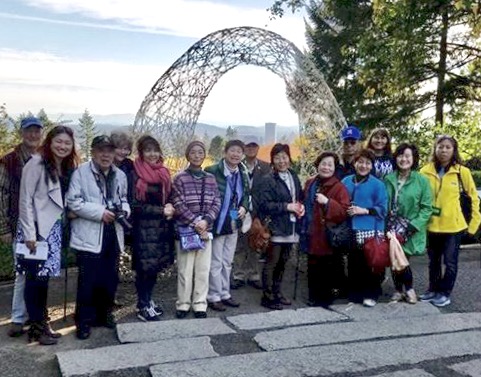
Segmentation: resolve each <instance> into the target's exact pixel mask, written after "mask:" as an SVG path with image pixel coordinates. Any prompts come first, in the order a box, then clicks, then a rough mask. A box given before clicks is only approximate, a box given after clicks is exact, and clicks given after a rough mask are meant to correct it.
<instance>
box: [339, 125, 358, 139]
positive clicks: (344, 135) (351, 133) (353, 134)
mask: <svg viewBox="0 0 481 377" xmlns="http://www.w3.org/2000/svg"><path fill="white" fill-rule="evenodd" d="M341 139H342V140H348V139H353V140H361V131H359V128H357V127H356V126H348V127H346V128H344V129H343V130H342V132H341Z"/></svg>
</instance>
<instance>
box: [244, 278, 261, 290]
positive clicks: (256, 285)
mask: <svg viewBox="0 0 481 377" xmlns="http://www.w3.org/2000/svg"><path fill="white" fill-rule="evenodd" d="M247 284H248V285H250V286H251V287H252V288H255V289H262V283H261V282H260V281H259V280H249V281H248V282H247Z"/></svg>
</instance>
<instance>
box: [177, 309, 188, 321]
mask: <svg viewBox="0 0 481 377" xmlns="http://www.w3.org/2000/svg"><path fill="white" fill-rule="evenodd" d="M187 314H189V311H188V310H177V311H176V312H175V316H176V317H177V318H178V319H184V318H185V317H187Z"/></svg>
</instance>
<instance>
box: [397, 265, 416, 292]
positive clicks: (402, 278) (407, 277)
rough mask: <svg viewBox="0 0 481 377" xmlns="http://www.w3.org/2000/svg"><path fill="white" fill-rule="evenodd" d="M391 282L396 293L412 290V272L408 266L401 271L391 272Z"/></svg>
mask: <svg viewBox="0 0 481 377" xmlns="http://www.w3.org/2000/svg"><path fill="white" fill-rule="evenodd" d="M392 280H393V281H394V288H395V289H396V291H398V292H402V291H403V288H405V290H406V292H407V291H409V290H410V289H412V288H413V272H412V270H411V267H410V266H407V267H406V268H405V269H404V270H402V271H392Z"/></svg>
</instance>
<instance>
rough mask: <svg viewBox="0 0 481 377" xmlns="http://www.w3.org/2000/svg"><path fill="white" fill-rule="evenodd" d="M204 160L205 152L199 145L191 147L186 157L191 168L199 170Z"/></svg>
mask: <svg viewBox="0 0 481 377" xmlns="http://www.w3.org/2000/svg"><path fill="white" fill-rule="evenodd" d="M204 159H205V152H204V149H202V147H200V146H199V145H195V146H193V147H192V148H191V149H190V151H189V155H188V161H189V163H190V165H191V166H193V167H197V168H200V167H201V166H202V163H203V162H204Z"/></svg>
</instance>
